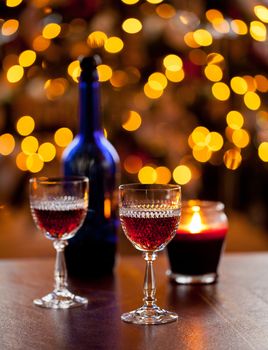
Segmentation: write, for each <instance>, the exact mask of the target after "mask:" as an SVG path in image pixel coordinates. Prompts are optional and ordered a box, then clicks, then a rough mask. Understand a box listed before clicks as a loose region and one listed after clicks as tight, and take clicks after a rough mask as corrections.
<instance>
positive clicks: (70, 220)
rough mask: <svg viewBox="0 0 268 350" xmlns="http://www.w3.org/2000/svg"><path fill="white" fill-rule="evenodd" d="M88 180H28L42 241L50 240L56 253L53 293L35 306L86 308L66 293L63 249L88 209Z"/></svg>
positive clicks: (66, 284)
mask: <svg viewBox="0 0 268 350" xmlns="http://www.w3.org/2000/svg"><path fill="white" fill-rule="evenodd" d="M88 187H89V184H88V178H86V177H66V178H32V179H30V207H31V212H32V215H33V218H34V221H35V223H36V225H37V227H38V228H39V229H40V230H41V232H43V233H44V235H45V237H47V238H48V239H51V240H53V246H54V248H55V249H56V264H55V270H54V278H55V284H54V290H53V291H52V292H51V293H49V294H47V295H45V296H44V297H42V298H39V299H35V300H34V301H33V302H34V304H35V305H38V306H41V307H45V308H53V309H68V308H71V307H77V306H82V305H86V304H87V303H88V300H87V298H84V297H81V296H78V295H75V294H73V293H72V292H70V291H69V290H68V283H67V270H66V265H65V257H64V248H65V247H66V245H67V244H68V242H67V240H68V239H70V238H71V237H73V236H74V235H75V233H76V232H77V230H78V229H79V228H80V227H81V225H82V224H83V221H84V219H85V216H86V213H87V208H88Z"/></svg>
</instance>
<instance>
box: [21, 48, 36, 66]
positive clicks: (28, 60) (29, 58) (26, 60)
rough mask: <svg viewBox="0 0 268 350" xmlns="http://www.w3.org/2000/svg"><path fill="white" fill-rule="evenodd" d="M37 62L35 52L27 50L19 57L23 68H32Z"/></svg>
mask: <svg viewBox="0 0 268 350" xmlns="http://www.w3.org/2000/svg"><path fill="white" fill-rule="evenodd" d="M35 60H36V53H35V52H34V51H33V50H25V51H23V52H22V53H21V54H20V55H19V64H20V65H21V66H22V67H30V66H31V65H32V64H33V63H34V62H35Z"/></svg>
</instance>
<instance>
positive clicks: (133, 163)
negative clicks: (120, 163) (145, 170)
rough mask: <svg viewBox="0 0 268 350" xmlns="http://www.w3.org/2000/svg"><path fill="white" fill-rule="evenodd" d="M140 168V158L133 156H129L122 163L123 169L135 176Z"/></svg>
mask: <svg viewBox="0 0 268 350" xmlns="http://www.w3.org/2000/svg"><path fill="white" fill-rule="evenodd" d="M141 168H142V160H141V158H140V157H138V156H135V155H129V156H127V157H126V159H125V161H124V169H125V170H126V171H127V172H128V173H129V174H137V173H138V172H139V171H140V169H141Z"/></svg>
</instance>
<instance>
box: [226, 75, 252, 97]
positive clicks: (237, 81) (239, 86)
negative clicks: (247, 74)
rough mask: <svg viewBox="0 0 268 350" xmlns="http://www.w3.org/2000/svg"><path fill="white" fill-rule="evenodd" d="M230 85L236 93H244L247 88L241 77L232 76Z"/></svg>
mask: <svg viewBox="0 0 268 350" xmlns="http://www.w3.org/2000/svg"><path fill="white" fill-rule="evenodd" d="M230 85H231V88H232V90H233V91H234V92H235V93H236V94H238V95H244V94H245V93H246V92H247V90H248V84H247V82H246V80H245V79H243V78H242V77H233V78H232V79H231V81H230Z"/></svg>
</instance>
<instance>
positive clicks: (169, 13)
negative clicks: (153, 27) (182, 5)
mask: <svg viewBox="0 0 268 350" xmlns="http://www.w3.org/2000/svg"><path fill="white" fill-rule="evenodd" d="M155 12H156V13H157V14H158V16H159V17H161V18H164V19H170V18H172V17H174V16H175V15H176V10H175V8H174V7H173V6H172V5H170V4H160V5H159V6H157V8H156V10H155Z"/></svg>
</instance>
